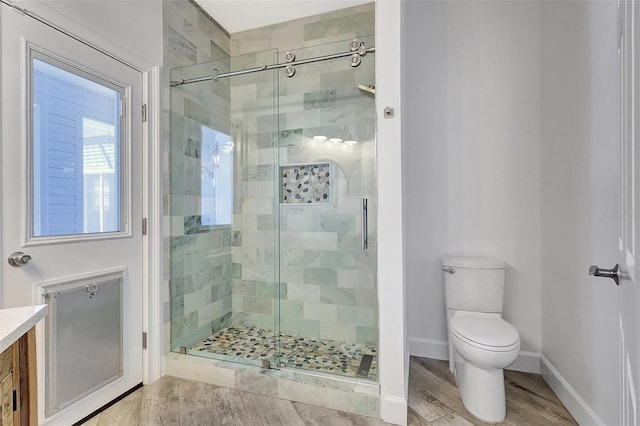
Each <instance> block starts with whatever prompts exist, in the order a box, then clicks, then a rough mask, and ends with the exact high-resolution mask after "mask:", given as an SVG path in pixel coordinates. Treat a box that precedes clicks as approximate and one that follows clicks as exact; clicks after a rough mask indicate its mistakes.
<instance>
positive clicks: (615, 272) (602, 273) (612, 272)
mask: <svg viewBox="0 0 640 426" xmlns="http://www.w3.org/2000/svg"><path fill="white" fill-rule="evenodd" d="M589 275H593V276H594V277H605V278H611V279H612V280H613V281H615V282H616V285H620V266H619V265H618V264H617V263H616V266H614V267H613V269H604V268H598V266H596V265H591V266H590V267H589Z"/></svg>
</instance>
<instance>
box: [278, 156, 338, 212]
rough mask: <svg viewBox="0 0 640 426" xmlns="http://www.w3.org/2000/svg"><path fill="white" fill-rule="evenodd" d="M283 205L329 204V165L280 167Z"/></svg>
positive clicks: (281, 200)
mask: <svg viewBox="0 0 640 426" xmlns="http://www.w3.org/2000/svg"><path fill="white" fill-rule="evenodd" d="M280 181H281V182H282V187H281V199H280V202H281V203H283V204H329V203H331V163H318V164H300V165H289V166H282V167H280Z"/></svg>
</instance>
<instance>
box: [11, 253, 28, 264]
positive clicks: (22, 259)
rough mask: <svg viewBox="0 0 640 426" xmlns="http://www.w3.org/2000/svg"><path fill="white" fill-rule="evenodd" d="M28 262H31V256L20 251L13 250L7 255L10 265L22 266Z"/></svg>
mask: <svg viewBox="0 0 640 426" xmlns="http://www.w3.org/2000/svg"><path fill="white" fill-rule="evenodd" d="M29 262H31V256H29V255H28V254H24V253H23V252H21V251H15V252H13V253H11V255H10V256H9V265H11V266H22V265H26V264H27V263H29Z"/></svg>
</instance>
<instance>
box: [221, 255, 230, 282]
mask: <svg viewBox="0 0 640 426" xmlns="http://www.w3.org/2000/svg"><path fill="white" fill-rule="evenodd" d="M221 266H222V276H221V278H220V279H221V281H229V280H231V278H233V263H231V256H228V257H225V263H224V264H222V265H221Z"/></svg>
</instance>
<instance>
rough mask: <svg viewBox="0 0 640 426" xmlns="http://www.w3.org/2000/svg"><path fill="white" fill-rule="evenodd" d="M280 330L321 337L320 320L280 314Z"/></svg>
mask: <svg viewBox="0 0 640 426" xmlns="http://www.w3.org/2000/svg"><path fill="white" fill-rule="evenodd" d="M280 330H281V332H283V333H299V334H302V335H303V336H307V337H320V321H314V320H305V319H300V318H288V317H286V316H284V315H282V316H280Z"/></svg>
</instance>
